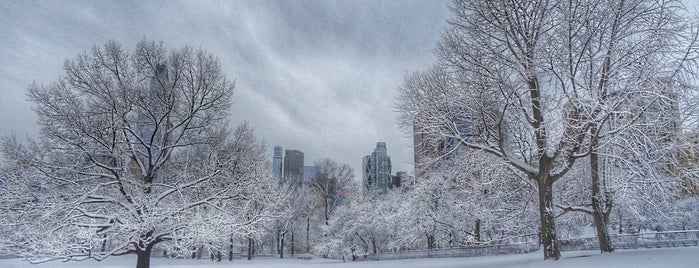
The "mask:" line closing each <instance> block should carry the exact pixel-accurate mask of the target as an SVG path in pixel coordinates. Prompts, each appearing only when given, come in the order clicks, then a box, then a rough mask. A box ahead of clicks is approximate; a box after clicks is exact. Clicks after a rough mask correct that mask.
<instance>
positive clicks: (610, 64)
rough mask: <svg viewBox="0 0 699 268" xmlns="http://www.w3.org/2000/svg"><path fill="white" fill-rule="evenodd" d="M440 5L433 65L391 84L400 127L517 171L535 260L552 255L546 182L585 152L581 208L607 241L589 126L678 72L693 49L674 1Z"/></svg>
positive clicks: (460, 1) (594, 134)
mask: <svg viewBox="0 0 699 268" xmlns="http://www.w3.org/2000/svg"><path fill="white" fill-rule="evenodd" d="M451 10H452V14H453V16H452V18H451V19H450V21H449V22H450V26H449V27H448V28H447V30H446V31H445V34H444V35H443V38H442V40H441V41H440V42H439V48H438V56H439V63H438V64H437V66H435V67H433V68H431V69H430V70H428V71H426V72H423V73H415V74H412V75H409V76H408V77H407V78H406V80H405V85H404V86H403V87H402V88H401V90H400V91H401V93H400V96H399V98H398V107H399V110H400V112H401V115H400V118H399V120H400V121H401V123H402V124H403V127H404V128H405V129H407V130H412V131H414V132H415V134H417V135H421V136H423V137H426V138H427V139H429V140H439V139H440V138H442V139H443V138H449V139H456V140H458V141H459V142H460V144H461V145H462V146H465V147H468V148H471V149H474V150H480V151H482V152H486V153H490V154H492V155H494V156H496V157H499V158H501V159H502V160H503V161H505V162H506V163H508V164H509V165H510V166H511V167H512V168H514V169H516V170H518V171H519V172H521V174H524V175H525V176H526V177H528V178H529V179H530V180H531V181H532V182H533V184H535V186H536V188H537V192H538V199H539V200H538V203H539V214H540V236H541V242H542V244H543V246H544V258H545V259H558V258H559V257H560V250H559V246H558V242H557V235H556V228H555V217H554V208H555V206H554V202H553V189H554V188H553V185H554V183H555V182H556V181H557V180H559V179H560V178H562V177H563V176H564V175H565V174H566V173H567V172H568V171H569V170H570V169H571V168H572V167H573V166H574V165H575V163H576V161H577V160H578V159H581V158H583V157H587V156H590V155H591V156H592V157H591V158H590V161H591V162H590V165H592V168H591V170H593V171H595V172H591V173H590V174H591V179H592V184H591V188H592V189H591V190H592V191H593V192H594V193H593V195H592V198H593V203H594V204H593V208H597V209H595V211H598V212H600V213H594V214H593V215H595V219H596V220H595V222H596V223H598V226H600V228H598V232H599V237H600V239H606V238H608V234H606V232H605V229H606V226H605V225H604V224H603V223H604V220H603V219H602V216H603V215H601V214H602V213H604V211H603V210H604V208H603V205H604V204H605V203H604V202H605V200H604V196H602V195H603V194H604V190H603V189H601V187H599V184H600V182H599V181H600V179H599V177H598V172H597V171H596V170H597V166H598V163H597V160H595V157H596V153H597V152H598V151H597V150H598V148H599V146H598V145H599V141H600V139H601V134H600V130H601V129H603V127H604V126H605V124H606V122H607V121H608V120H610V118H611V117H612V115H614V114H615V112H616V111H617V110H618V108H619V107H620V106H621V105H622V104H623V103H625V101H626V100H628V99H629V98H630V97H631V96H635V95H637V92H640V91H643V88H644V87H647V86H648V85H649V84H653V83H655V81H657V80H658V79H659V78H662V77H670V79H671V81H674V80H672V79H676V78H678V77H682V74H683V73H684V72H685V70H686V67H685V66H686V63H687V62H688V60H689V57H688V55H691V56H690V57H694V54H695V52H694V50H695V49H696V46H694V45H692V44H694V41H693V39H692V37H691V34H689V35H687V33H688V32H686V31H682V30H683V27H685V26H686V22H687V19H686V18H685V17H683V15H682V14H684V13H682V12H683V11H682V6H681V4H680V3H678V2H675V1H653V0H648V1H646V0H636V1H621V2H619V1H604V0H593V1H569V2H557V1H547V0H541V1H471V0H455V1H454V2H453V4H452V6H451ZM600 14H602V15H600ZM676 40H680V41H678V42H675V41H676ZM687 40H689V41H688V42H685V41H687ZM683 49H684V50H683ZM464 122H469V123H470V125H471V126H470V127H469V128H463V127H462V125H464ZM617 132H618V131H607V132H606V135H614V134H616V133H617ZM597 219H599V220H600V221H598V220H597ZM600 243H601V244H605V243H603V241H600ZM608 251H611V248H609V250H608Z"/></svg>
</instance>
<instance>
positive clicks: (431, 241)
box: [425, 234, 437, 249]
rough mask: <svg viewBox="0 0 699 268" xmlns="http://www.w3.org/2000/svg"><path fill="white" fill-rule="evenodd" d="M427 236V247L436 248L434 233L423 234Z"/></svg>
mask: <svg viewBox="0 0 699 268" xmlns="http://www.w3.org/2000/svg"><path fill="white" fill-rule="evenodd" d="M425 236H426V237H427V249H435V248H437V239H435V237H434V234H425Z"/></svg>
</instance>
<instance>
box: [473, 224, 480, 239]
mask: <svg viewBox="0 0 699 268" xmlns="http://www.w3.org/2000/svg"><path fill="white" fill-rule="evenodd" d="M473 234H474V238H475V239H476V242H481V219H477V220H476V230H475V231H474V232H473Z"/></svg>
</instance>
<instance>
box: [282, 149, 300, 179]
mask: <svg viewBox="0 0 699 268" xmlns="http://www.w3.org/2000/svg"><path fill="white" fill-rule="evenodd" d="M283 170H284V174H283V180H284V181H285V182H288V183H291V182H293V183H298V184H301V183H302V182H303V179H304V177H303V152H301V151H299V150H286V151H284V167H283Z"/></svg>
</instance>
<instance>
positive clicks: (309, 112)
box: [0, 1, 449, 176]
mask: <svg viewBox="0 0 699 268" xmlns="http://www.w3.org/2000/svg"><path fill="white" fill-rule="evenodd" d="M3 5H4V8H3V9H2V10H0V13H1V14H2V16H0V23H2V24H3V25H5V26H6V27H2V29H0V36H2V40H3V49H1V50H0V63H1V64H0V81H2V82H0V94H2V96H3V98H0V114H12V115H13V116H5V117H2V118H0V136H8V135H16V136H17V137H18V138H19V139H24V138H25V137H27V136H30V137H36V136H37V135H38V133H39V129H38V127H37V125H36V117H35V115H34V113H33V112H32V110H31V104H30V103H29V102H27V101H26V99H27V97H26V90H27V88H28V86H29V85H31V84H32V83H33V82H36V83H37V84H47V83H50V82H53V81H55V80H56V78H58V77H59V76H60V75H62V73H63V70H62V67H63V63H64V61H65V60H67V59H70V58H74V57H75V56H76V55H78V54H80V53H83V52H85V51H89V50H90V49H91V47H93V46H94V45H98V46H99V45H102V44H104V43H105V42H106V41H108V40H116V41H118V42H120V43H121V44H122V45H123V49H125V50H127V51H129V50H132V49H133V48H134V46H135V45H136V43H137V42H138V41H140V40H142V39H143V38H147V39H149V40H154V41H162V42H163V44H164V45H165V46H167V47H169V48H180V47H182V46H185V45H189V46H191V47H192V48H194V49H199V48H202V49H205V50H207V51H210V52H211V53H213V54H214V55H216V56H217V57H218V58H219V60H220V62H221V67H222V71H223V72H224V73H225V74H226V75H227V76H228V77H229V78H231V79H235V80H236V89H235V90H234V96H233V102H234V103H233V107H232V116H231V118H230V120H231V123H232V127H235V126H236V125H237V124H240V123H242V122H244V121H248V122H249V123H250V125H251V126H253V127H254V128H255V130H256V134H257V135H258V136H259V137H261V138H263V139H265V140H266V141H267V151H268V155H269V156H270V157H271V156H272V154H273V146H274V145H277V144H283V145H284V146H285V147H288V148H303V149H302V150H304V153H305V154H306V158H307V159H313V160H316V159H322V158H330V159H334V160H336V161H338V162H342V163H347V164H349V165H350V166H352V167H353V169H354V170H355V175H358V174H359V173H358V171H359V170H360V168H361V157H362V156H363V155H364V154H365V152H364V151H365V150H366V148H371V147H373V145H374V143H375V142H376V141H377V140H382V141H386V142H388V143H389V144H391V148H389V154H391V155H393V158H394V159H393V161H394V163H393V164H394V166H395V168H396V169H397V170H407V171H410V170H412V162H413V151H412V142H411V136H410V134H409V133H406V132H404V131H401V130H399V129H398V126H397V124H396V113H395V109H394V107H393V106H394V104H395V103H394V102H395V95H396V92H397V90H398V87H400V86H401V84H402V80H403V76H404V75H405V74H407V73H409V72H412V71H416V70H419V69H421V68H422V67H423V66H425V65H428V64H431V63H432V62H434V60H435V57H434V55H433V51H434V49H435V43H436V41H437V40H438V38H439V36H440V30H441V29H442V28H443V27H444V26H446V19H447V17H448V15H449V11H448V7H447V1H438V2H434V1H430V2H424V1H382V2H376V1H352V2H351V3H350V2H341V1H338V2H315V1H293V2H285V1H272V2H258V1H255V2H242V1H241V2H227V3H216V4H213V3H211V2H206V3H196V4H195V3H191V2H179V1H168V2H160V1H148V2H136V1H133V2H132V1H119V2H87V3H80V2H33V1H7V2H5V3H4V4H3ZM77 36H79V38H77ZM37 70H41V71H37ZM281 130H283V131H281ZM358 176H361V175H358Z"/></svg>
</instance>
